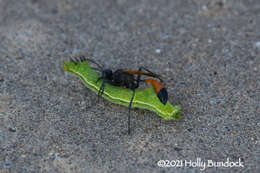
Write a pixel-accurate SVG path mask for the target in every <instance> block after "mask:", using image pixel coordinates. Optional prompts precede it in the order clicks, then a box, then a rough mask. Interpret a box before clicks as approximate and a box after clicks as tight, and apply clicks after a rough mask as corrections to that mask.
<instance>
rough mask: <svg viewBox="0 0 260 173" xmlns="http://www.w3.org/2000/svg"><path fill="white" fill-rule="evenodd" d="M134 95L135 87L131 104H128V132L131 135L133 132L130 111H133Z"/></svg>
mask: <svg viewBox="0 0 260 173" xmlns="http://www.w3.org/2000/svg"><path fill="white" fill-rule="evenodd" d="M134 97H135V89H133V95H132V98H131V101H130V104H129V106H128V134H129V135H130V133H131V127H130V111H131V107H132V103H133V100H134Z"/></svg>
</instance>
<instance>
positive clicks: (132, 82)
mask: <svg viewBox="0 0 260 173" xmlns="http://www.w3.org/2000/svg"><path fill="white" fill-rule="evenodd" d="M71 61H72V62H74V63H77V61H81V62H83V61H88V62H91V63H93V64H95V65H96V66H97V68H93V69H95V70H97V71H99V72H100V73H101V76H100V77H99V78H98V79H97V81H96V82H98V81H100V80H102V84H101V87H100V89H99V91H98V96H101V95H102V94H103V93H104V89H105V85H106V83H108V84H110V85H114V86H120V87H125V88H129V89H131V90H132V91H133V94H132V97H131V100H130V103H129V106H128V134H130V132H131V128H130V117H131V116H130V111H131V107H132V103H133V99H134V96H135V90H136V89H137V88H138V87H139V84H140V83H141V82H144V83H147V84H151V85H152V87H153V89H154V92H155V93H156V95H157V97H158V98H159V100H160V101H161V103H162V104H164V105H165V104H166V103H167V101H168V93H167V90H166V87H165V86H164V85H163V80H162V77H161V76H160V75H158V74H155V73H153V72H151V71H150V70H148V69H147V68H145V67H143V66H141V67H139V69H138V70H137V71H134V70H127V69H118V70H115V71H112V70H111V69H109V68H104V66H103V65H100V64H99V63H97V62H96V61H94V60H92V59H88V58H85V57H84V56H80V57H79V58H78V59H76V60H74V59H71ZM142 75H143V76H149V77H152V78H147V79H144V80H142V79H141V76H142ZM154 78H156V79H159V81H160V82H159V81H157V80H155V79H154Z"/></svg>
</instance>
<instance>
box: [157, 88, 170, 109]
mask: <svg viewBox="0 0 260 173" xmlns="http://www.w3.org/2000/svg"><path fill="white" fill-rule="evenodd" d="M157 96H158V98H159V99H160V101H161V102H162V104H164V105H165V104H166V103H167V100H168V93H167V90H166V88H162V89H161V90H160V91H159V93H158V94H157Z"/></svg>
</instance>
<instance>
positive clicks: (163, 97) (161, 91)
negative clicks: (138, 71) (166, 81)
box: [145, 79, 168, 105]
mask: <svg viewBox="0 0 260 173" xmlns="http://www.w3.org/2000/svg"><path fill="white" fill-rule="evenodd" d="M145 83H147V84H149V83H150V84H152V86H153V89H154V91H155V93H156V95H157V97H158V98H159V99H160V101H161V102H162V103H163V104H164V105H165V104H166V102H167V100H168V93H167V90H166V88H165V87H164V86H163V85H162V84H161V83H159V82H158V81H156V80H153V79H146V80H145Z"/></svg>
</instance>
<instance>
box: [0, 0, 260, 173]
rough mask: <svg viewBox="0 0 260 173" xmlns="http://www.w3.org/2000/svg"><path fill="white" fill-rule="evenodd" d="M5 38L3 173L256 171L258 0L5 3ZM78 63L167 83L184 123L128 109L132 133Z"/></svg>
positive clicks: (1, 32) (0, 124)
mask: <svg viewBox="0 0 260 173" xmlns="http://www.w3.org/2000/svg"><path fill="white" fill-rule="evenodd" d="M0 40H1V41H0V172H12V173H13V172H19V173H25V172H37V173H38V172H48V173H51V172H113V173H116V172H147V173H153V172H154V173H157V172H185V173H187V172H188V173H192V172H200V171H201V169H202V167H200V165H196V163H204V162H205V163H208V162H210V160H212V161H214V162H226V161H227V160H228V159H229V160H230V162H233V163H234V162H238V161H239V160H240V161H241V162H242V165H243V166H241V165H240V167H235V166H233V167H227V168H224V167H216V166H214V167H209V166H208V167H206V169H205V170H204V171H203V172H260V166H259V165H260V106H259V103H260V53H259V52H260V1H259V0H196V1H188V0H172V1H170V0H168V1H166V0H160V1H157V0H141V1H138V0H131V1H127V0H110V1H108V0H102V1H101V0H99V1H95V0H77V1H73V0H66V1H65V0H19V1H17V0H0ZM76 55H86V56H88V57H91V58H93V59H96V61H99V62H101V63H102V64H104V65H105V66H106V67H109V68H111V69H118V68H128V69H132V70H134V69H138V67H139V66H146V67H148V68H149V69H152V70H153V71H154V72H156V73H159V74H161V75H163V76H164V79H165V82H166V83H167V87H168V92H169V100H170V101H171V102H172V103H173V104H175V105H177V104H180V105H181V107H182V109H181V114H182V119H181V120H178V121H166V120H162V119H161V118H160V117H159V116H158V115H156V114H155V113H152V112H149V111H145V110H140V109H133V110H132V134H131V135H130V136H129V135H127V108H126V107H123V106H119V105H115V104H112V103H109V102H108V101H106V100H104V99H100V100H99V101H97V96H96V95H95V94H94V93H93V92H91V91H90V90H89V89H87V88H86V87H85V86H84V85H83V84H82V83H81V81H80V80H79V79H78V78H76V77H74V76H72V75H70V74H68V73H66V72H64V70H63V69H62V62H63V61H64V60H67V59H68V57H69V56H76ZM144 87H146V86H144ZM200 159H201V162H199V160H200ZM159 160H169V161H173V162H171V163H174V161H175V162H176V163H179V164H178V167H177V165H175V167H168V168H161V167H159V166H158V165H157V162H158V161H159ZM190 161H191V162H195V163H194V164H193V166H192V165H189V162H190ZM191 162H190V163H191ZM180 163H183V164H182V165H181V164H180ZM185 164H186V165H185ZM172 166H174V165H172Z"/></svg>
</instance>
